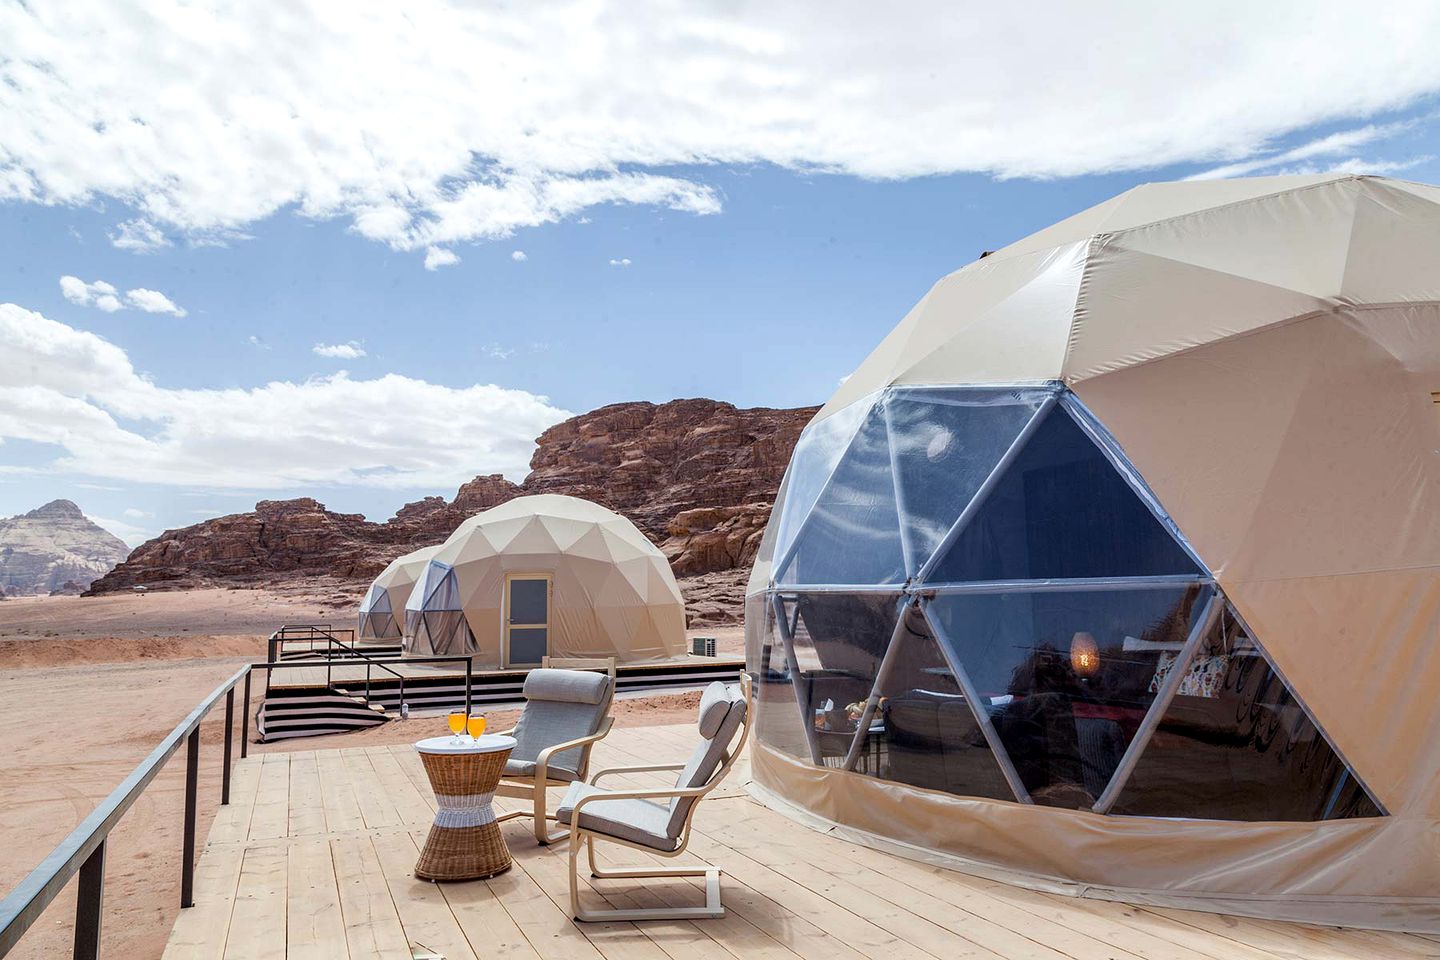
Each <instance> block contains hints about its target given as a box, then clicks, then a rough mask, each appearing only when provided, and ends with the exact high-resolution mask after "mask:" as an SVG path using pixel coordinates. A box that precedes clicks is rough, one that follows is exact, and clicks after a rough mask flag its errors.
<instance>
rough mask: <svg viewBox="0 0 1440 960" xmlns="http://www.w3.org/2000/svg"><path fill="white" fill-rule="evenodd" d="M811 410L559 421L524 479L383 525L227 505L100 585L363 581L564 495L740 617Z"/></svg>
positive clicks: (622, 408)
mask: <svg viewBox="0 0 1440 960" xmlns="http://www.w3.org/2000/svg"><path fill="white" fill-rule="evenodd" d="M815 410H816V408H814V407H804V408H800V409H794V410H774V409H768V408H753V409H737V408H736V407H735V406H733V405H732V404H728V403H720V402H717V401H714V400H674V401H671V402H670V403H662V404H654V403H618V404H612V405H611V406H607V407H601V408H600V409H598V410H594V411H591V412H590V413H586V414H582V415H580V416H578V417H574V418H572V419H570V420H566V421H565V422H563V423H560V424H557V425H555V426H554V427H551V428H550V429H549V430H547V431H545V432H544V433H543V434H541V436H540V438H539V439H538V440H537V441H536V443H537V446H536V450H535V454H534V456H532V457H531V459H530V468H531V472H530V475H529V476H528V477H526V479H525V482H524V483H522V484H515V483H511V482H510V481H509V480H506V479H505V478H504V477H502V476H499V475H498V474H497V475H492V476H480V477H476V478H475V479H474V480H471V481H470V482H469V483H466V484H464V485H463V486H461V487H460V489H459V490H458V491H457V492H456V494H455V498H454V499H453V500H450V501H446V500H445V499H444V498H442V497H426V498H425V499H423V500H417V501H415V502H414V503H408V504H406V505H405V506H403V507H401V508H400V510H399V511H398V512H397V513H396V514H395V516H394V517H392V518H391V519H389V520H387V521H385V522H384V523H374V522H371V521H369V520H366V519H365V518H364V517H363V516H360V515H359V514H345V513H334V512H332V511H330V510H327V509H325V505H324V504H322V503H320V502H318V501H316V500H313V499H310V498H308V497H305V498H300V499H296V500H262V501H261V502H260V503H257V504H256V505H255V510H254V511H253V512H251V513H240V514H232V515H230V516H226V517H219V518H217V519H214V520H207V521H205V522H203V523H198V524H195V525H194V526H190V527H185V528H183V529H180V530H167V531H165V532H164V533H163V534H161V535H160V536H159V537H157V538H155V539H154V540H151V541H149V542H148V543H145V544H142V545H141V546H140V547H137V548H136V550H135V551H134V553H133V554H132V555H131V557H130V559H129V560H128V561H126V562H125V563H123V564H121V565H120V566H119V567H116V568H115V570H114V571H112V572H111V573H110V574H109V575H108V576H106V577H104V578H103V579H101V580H98V581H96V582H95V583H94V584H93V585H92V586H91V588H90V589H91V591H92V592H94V593H103V592H106V591H111V590H124V589H128V588H130V587H131V586H134V585H137V584H144V585H146V586H149V587H152V588H153V587H157V586H158V587H162V588H163V587H172V588H184V587H192V586H201V585H205V584H213V583H222V582H223V583H250V584H257V583H265V582H270V581H274V580H275V579H277V577H278V576H279V575H281V574H285V575H287V576H296V575H300V576H330V577H337V578H341V579H344V580H353V581H355V582H357V583H359V582H363V581H365V580H368V579H370V578H371V577H373V576H374V575H375V574H376V573H378V572H379V571H380V570H381V569H382V568H383V567H384V566H385V564H386V563H388V562H389V561H390V560H391V559H392V558H393V557H396V556H398V555H399V554H401V553H405V552H407V551H409V550H413V549H415V548H417V547H421V546H425V545H427V544H432V543H438V542H440V541H441V540H443V539H445V537H447V536H449V534H450V532H451V531H452V530H454V529H455V527H457V526H458V525H459V524H460V522H461V521H462V520H464V519H465V518H466V517H469V516H471V515H472V514H475V513H478V512H480V511H481V510H486V509H488V508H490V507H493V506H496V505H497V504H500V503H503V502H505V501H506V500H509V499H511V498H512V497H517V496H521V495H524V494H533V493H563V494H568V495H570V496H575V497H583V498H585V499H587V500H593V501H595V502H596V503H600V504H603V505H605V506H607V507H609V508H610V509H612V510H615V511H616V512H618V513H621V514H623V515H625V516H627V517H629V518H630V520H632V521H633V522H634V523H635V525H636V526H637V527H639V528H640V529H641V530H642V531H644V532H645V534H646V535H647V536H649V537H650V539H651V540H653V541H654V542H655V543H657V544H659V545H660V547H661V549H663V550H664V551H665V554H666V556H668V557H669V558H670V561H671V564H672V566H673V567H674V569H675V574H676V576H677V577H680V578H682V579H681V586H682V589H684V590H685V591H686V595H687V598H690V597H691V595H692V594H694V597H695V602H694V603H693V604H692V610H691V612H692V618H693V620H694V622H695V623H697V624H702V625H714V624H719V623H725V622H734V621H736V620H738V618H739V616H740V604H739V602H738V600H743V593H744V577H743V575H738V574H735V573H733V572H732V571H736V570H738V569H743V568H744V567H747V566H748V565H749V563H750V561H751V560H752V559H753V558H754V556H755V550H756V548H757V547H758V546H759V543H760V535H761V533H762V532H763V531H764V529H765V523H766V521H767V520H768V519H769V516H770V507H771V505H772V504H773V503H774V500H775V492H776V490H777V489H778V487H779V484H780V478H781V476H782V475H783V474H784V472H785V466H786V464H787V463H788V462H789V460H790V451H791V450H792V449H793V448H794V446H795V441H796V440H797V439H798V438H799V436H800V431H801V430H802V429H803V428H804V426H805V424H806V423H808V422H809V420H810V418H811V417H812V416H814V414H815Z"/></svg>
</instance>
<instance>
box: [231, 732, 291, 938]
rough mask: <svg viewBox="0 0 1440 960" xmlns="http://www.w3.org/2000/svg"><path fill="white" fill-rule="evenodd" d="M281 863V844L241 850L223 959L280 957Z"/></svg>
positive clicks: (282, 913) (282, 930) (282, 934)
mask: <svg viewBox="0 0 1440 960" xmlns="http://www.w3.org/2000/svg"><path fill="white" fill-rule="evenodd" d="M267 759H268V758H267ZM262 775H263V771H262ZM262 785H263V783H262ZM285 863H286V851H285V847H284V846H283V845H278V844H266V845H259V846H255V845H252V846H250V847H248V848H247V849H246V850H245V862H244V863H243V865H242V866H241V868H240V883H239V886H238V887H237V888H236V891H235V908H234V910H233V911H232V912H231V914H230V934H229V936H227V938H226V941H225V952H224V954H223V956H224V957H225V960H284V957H285V899H286V898H285V882H286V866H285Z"/></svg>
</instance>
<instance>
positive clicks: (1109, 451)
mask: <svg viewBox="0 0 1440 960" xmlns="http://www.w3.org/2000/svg"><path fill="white" fill-rule="evenodd" d="M1059 403H1060V406H1062V407H1063V408H1065V412H1066V413H1068V414H1069V415H1070V419H1071V420H1073V421H1074V422H1075V425H1076V426H1078V427H1079V428H1080V431H1081V432H1082V433H1084V434H1085V435H1086V436H1087V437H1089V438H1090V441H1091V442H1092V443H1094V444H1095V446H1097V447H1099V448H1100V452H1101V453H1102V454H1103V455H1104V456H1105V459H1107V460H1109V461H1110V465H1111V466H1112V467H1114V468H1115V470H1116V472H1118V473H1119V474H1120V476H1121V478H1122V479H1124V481H1125V483H1126V484H1127V485H1129V487H1130V489H1131V490H1133V491H1135V494H1136V496H1138V497H1139V498H1140V502H1141V503H1143V504H1145V508H1146V509H1147V510H1149V511H1150V513H1151V515H1152V516H1154V517H1155V519H1156V520H1158V521H1159V522H1160V524H1161V526H1163V527H1164V528H1165V529H1166V531H1168V532H1169V534H1170V536H1171V538H1173V539H1174V541H1175V542H1176V543H1178V544H1179V545H1180V549H1181V550H1183V551H1185V555H1186V556H1188V557H1189V558H1190V560H1191V562H1192V563H1194V564H1195V566H1196V567H1197V568H1198V569H1200V570H1203V571H1204V572H1205V574H1206V576H1209V577H1214V575H1215V574H1214V571H1213V570H1211V569H1210V568H1209V567H1208V566H1206V564H1205V561H1203V560H1201V559H1200V554H1198V553H1197V552H1195V548H1194V547H1192V546H1191V545H1190V541H1189V540H1187V539H1186V538H1185V534H1184V533H1182V532H1181V531H1180V526H1179V524H1177V523H1176V522H1175V520H1174V518H1172V517H1171V516H1170V514H1169V513H1167V512H1166V510H1165V507H1164V506H1163V505H1162V504H1161V503H1160V498H1159V497H1157V496H1156V495H1155V491H1154V490H1151V489H1150V485H1149V484H1148V483H1146V482H1145V478H1144V477H1142V476H1141V475H1140V471H1139V470H1137V469H1136V468H1135V465H1134V464H1133V463H1131V462H1130V458H1129V457H1127V456H1126V455H1125V450H1124V448H1122V447H1121V446H1120V441H1118V440H1116V439H1115V436H1114V434H1112V433H1111V432H1110V431H1109V430H1107V429H1105V425H1104V424H1103V423H1101V422H1100V420H1099V418H1098V417H1096V416H1095V414H1093V413H1091V412H1090V408H1088V407H1086V406H1085V404H1084V403H1083V402H1082V401H1081V400H1080V398H1079V397H1077V396H1075V393H1074V392H1073V391H1070V390H1066V391H1065V392H1064V393H1062V394H1061V395H1060V397H1059Z"/></svg>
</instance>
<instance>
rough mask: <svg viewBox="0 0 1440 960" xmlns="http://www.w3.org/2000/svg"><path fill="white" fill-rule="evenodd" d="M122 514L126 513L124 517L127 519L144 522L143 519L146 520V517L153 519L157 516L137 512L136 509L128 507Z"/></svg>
mask: <svg viewBox="0 0 1440 960" xmlns="http://www.w3.org/2000/svg"><path fill="white" fill-rule="evenodd" d="M121 512H122V513H124V515H125V516H126V517H128V518H130V519H131V520H143V519H145V518H146V517H153V516H155V514H153V513H148V512H146V511H144V510H137V509H136V508H134V507H126V508H125V509H124V510H123V511H121Z"/></svg>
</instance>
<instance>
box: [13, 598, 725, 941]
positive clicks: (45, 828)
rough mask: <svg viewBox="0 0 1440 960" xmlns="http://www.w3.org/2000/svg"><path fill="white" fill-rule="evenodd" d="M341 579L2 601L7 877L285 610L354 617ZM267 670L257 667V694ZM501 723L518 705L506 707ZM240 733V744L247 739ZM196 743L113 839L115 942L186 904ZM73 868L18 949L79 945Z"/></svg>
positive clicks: (212, 793)
mask: <svg viewBox="0 0 1440 960" xmlns="http://www.w3.org/2000/svg"><path fill="white" fill-rule="evenodd" d="M334 599H335V598H334V596H333V594H331V595H328V596H307V595H304V594H303V593H278V592H274V591H265V590H224V589H205V590H194V591H188V592H171V593H147V594H117V595H111V596H103V597H93V598H92V597H45V598H22V599H14V600H6V601H4V602H0V703H3V704H4V707H3V709H0V850H3V851H4V854H3V855H0V891H3V892H5V893H8V892H9V891H10V889H11V888H13V887H14V886H15V884H16V883H18V882H19V881H20V880H21V879H22V878H23V877H24V876H25V875H26V874H28V873H29V872H30V870H31V869H32V868H33V867H34V866H35V865H36V864H37V863H39V862H40V860H41V859H42V858H43V857H44V856H45V855H46V854H48V853H49V852H50V850H51V849H53V848H54V846H55V845H56V844H57V843H58V842H60V841H61V840H62V839H64V837H65V836H66V835H67V834H68V833H69V832H70V831H71V830H72V829H73V828H74V827H75V826H76V825H77V824H78V823H79V822H80V821H81V820H83V819H84V818H85V817H86V816H87V815H89V813H90V812H91V811H92V810H93V809H94V807H95V806H96V804H97V803H99V802H100V801H101V800H102V799H104V797H105V796H106V795H107V794H108V793H109V792H110V790H112V789H113V788H114V787H115V785H116V784H118V783H119V782H120V781H121V780H123V779H124V778H125V777H126V776H127V775H128V774H129V773H130V771H131V770H132V769H133V768H134V767H135V765H136V764H137V763H139V762H140V760H142V759H143V758H144V757H145V755H146V754H148V753H149V752H150V750H151V749H153V747H154V746H155V745H156V744H157V743H159V741H160V740H161V739H163V738H164V737H165V735H166V734H168V733H169V732H170V730H171V729H173V728H174V726H175V725H176V724H177V723H178V722H180V720H182V719H183V718H184V717H185V715H186V714H187V713H189V711H190V710H191V709H192V708H193V707H194V706H195V704H196V703H198V702H199V701H200V700H202V699H203V698H204V697H205V696H206V695H207V694H208V693H209V692H210V691H211V690H213V689H214V688H215V687H216V686H217V685H218V684H219V683H220V682H221V681H222V680H224V679H225V678H226V677H228V676H230V675H231V674H232V673H234V672H235V671H236V670H237V669H239V668H240V667H241V666H243V665H244V664H245V663H247V662H253V661H257V660H263V659H264V656H265V638H266V637H267V636H268V635H269V634H270V632H271V631H273V630H274V629H275V628H276V627H278V626H279V625H280V624H282V623H287V622H289V623H297V622H331V623H334V624H336V625H337V626H339V625H342V624H343V625H346V626H348V625H349V623H350V621H351V618H352V615H351V613H350V612H348V611H337V609H336V608H337V606H338V604H337V603H335V602H333V601H334ZM693 633H694V634H695V635H700V636H713V637H715V638H716V639H717V641H718V643H717V648H718V649H717V652H719V653H720V654H722V655H726V656H738V655H740V654H742V653H743V649H744V639H743V630H742V629H741V628H738V627H719V628H706V629H701V630H697V631H693ZM261 687H262V684H261V683H260V681H259V677H258V675H257V677H256V681H255V695H256V698H257V699H256V702H257V703H258V696H259V691H260V689H261ZM698 700H699V693H698V692H689V693H684V694H669V695H653V696H647V697H642V698H622V699H619V700H617V701H616V704H615V709H614V716H615V718H616V723H617V725H620V726H632V725H649V724H662V723H676V722H683V721H686V720H690V719H692V718H693V717H694V716H695V708H696V704H697V703H698ZM222 716H223V712H222V711H221V710H217V711H216V712H215V713H214V714H212V717H211V719H209V720H207V722H206V723H205V724H204V725H203V727H202V734H201V741H202V746H201V778H200V802H199V809H200V826H199V836H200V838H201V840H202V842H203V838H204V836H205V834H206V833H207V831H208V830H209V823H210V820H211V818H212V817H213V816H214V811H215V808H216V805H217V804H218V802H219V789H220V787H219V784H220V775H219V771H220V756H221V746H220V744H221V738H222V730H221V726H222V724H221V717H222ZM487 716H488V719H489V721H490V723H491V729H504V728H505V727H508V726H512V725H513V724H514V721H515V719H516V717H517V716H518V711H514V710H504V711H502V710H496V711H493V712H490V713H489V714H488V715H487ZM446 732H447V727H446V725H445V719H444V717H439V716H432V717H412V718H411V719H408V720H404V721H399V720H396V721H392V722H390V723H386V724H382V725H381V726H378V727H373V728H370V729H368V730H362V731H357V732H355V733H348V734H341V735H334V736H328V737H313V738H303V739H297V740H290V741H282V742H280V743H276V744H252V745H251V751H252V752H258V753H263V752H269V751H286V750H313V749H328V748H332V747H342V746H352V745H356V746H358V745H367V744H381V743H410V742H413V741H415V740H419V739H421V738H423V737H427V736H438V735H441V734H443V733H446ZM238 754H239V745H238V743H237V744H236V755H237V756H238ZM184 768H185V763H184V751H183V749H182V750H181V751H180V752H179V753H178V754H177V755H176V757H174V758H172V760H171V761H170V763H169V764H168V765H167V767H166V769H165V770H164V772H163V773H162V774H161V775H160V776H159V777H158V778H157V779H156V781H155V782H154V783H153V784H152V785H151V787H150V788H149V789H148V790H147V791H146V792H145V793H144V794H143V795H142V796H141V798H140V800H139V801H138V802H137V804H136V805H135V807H133V808H132V809H131V810H130V812H129V813H128V814H127V815H126V816H125V817H124V819H122V820H121V822H120V825H119V826H118V827H117V828H116V830H115V831H114V832H113V833H112V834H111V841H110V843H109V845H108V848H107V868H106V885H105V920H104V940H103V945H102V946H103V952H104V955H105V956H110V957H123V958H126V960H131V958H136V960H144V958H150V957H159V956H160V955H161V953H162V952H163V950H164V946H165V941H166V939H167V938H168V936H169V933H170V927H171V925H172V924H173V923H174V918H175V915H176V914H177V913H178V912H179V900H180V859H181V858H180V847H181V839H182V832H181V831H182V824H181V819H182V815H183V810H184V794H183V790H184ZM74 910H75V899H74V884H73V882H72V884H71V885H70V888H69V889H68V890H67V891H66V893H65V894H64V895H62V896H61V898H60V899H59V900H57V901H56V902H55V903H54V904H52V905H51V907H50V908H49V910H47V911H46V913H45V915H44V916H43V917H42V918H41V919H40V921H39V922H38V923H36V925H35V926H33V927H32V928H31V930H30V933H29V934H27V936H26V938H25V940H24V941H23V942H22V943H21V945H20V946H19V947H18V948H17V949H16V950H15V951H14V952H13V953H11V954H10V960H13V958H27V960H29V958H37V960H38V958H51V957H60V956H68V955H69V953H70V942H71V941H70V934H71V927H72V923H73V919H74Z"/></svg>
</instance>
